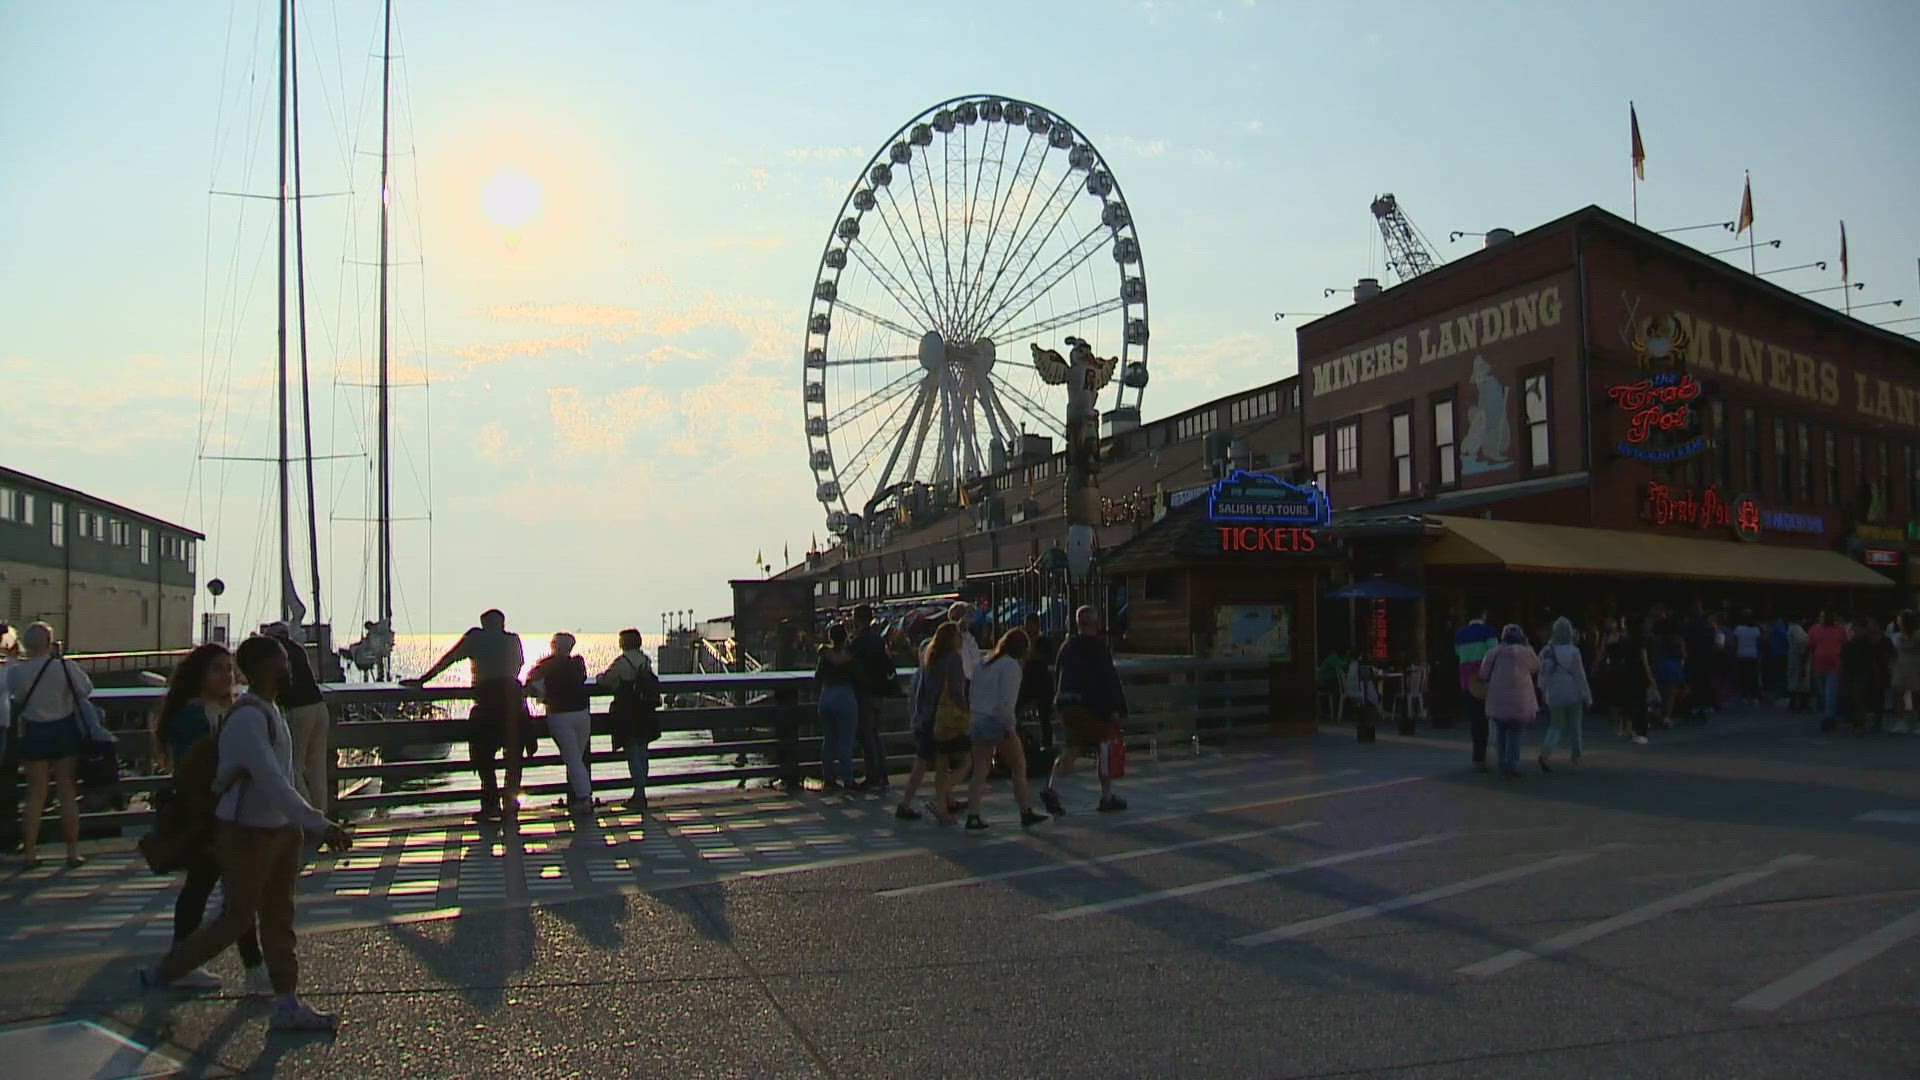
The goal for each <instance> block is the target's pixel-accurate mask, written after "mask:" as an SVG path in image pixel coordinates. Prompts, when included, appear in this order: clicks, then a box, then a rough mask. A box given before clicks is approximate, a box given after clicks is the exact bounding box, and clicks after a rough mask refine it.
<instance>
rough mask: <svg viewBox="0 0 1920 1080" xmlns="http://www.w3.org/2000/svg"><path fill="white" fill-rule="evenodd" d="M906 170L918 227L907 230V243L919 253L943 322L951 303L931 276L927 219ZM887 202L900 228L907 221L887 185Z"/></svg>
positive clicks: (910, 175)
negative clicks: (897, 218)
mask: <svg viewBox="0 0 1920 1080" xmlns="http://www.w3.org/2000/svg"><path fill="white" fill-rule="evenodd" d="M906 169H907V188H908V189H909V190H910V191H912V193H913V220H914V223H915V224H916V225H918V226H919V229H918V230H912V229H909V230H908V231H907V243H908V245H909V246H911V247H912V248H913V249H914V250H915V251H918V252H919V253H920V265H921V266H922V267H923V268H924V269H925V270H926V272H927V291H928V292H930V293H932V294H933V310H934V313H935V314H937V315H939V316H940V317H941V319H942V321H945V320H946V319H947V318H948V317H949V308H950V305H951V301H950V299H949V298H948V297H946V296H943V295H942V294H941V292H940V279H939V278H937V277H935V276H934V274H933V253H932V251H931V250H930V249H929V248H928V243H929V241H928V238H927V219H926V216H925V215H924V214H923V213H922V212H921V208H920V187H919V185H917V184H915V183H914V182H913V172H914V170H913V166H912V165H908V166H906ZM887 201H888V202H891V203H893V204H894V205H893V210H894V213H896V214H899V215H900V223H901V225H902V226H905V225H906V221H907V215H906V213H905V211H902V210H901V209H900V203H899V200H897V199H895V198H894V195H893V188H892V186H891V185H889V186H888V188H887Z"/></svg>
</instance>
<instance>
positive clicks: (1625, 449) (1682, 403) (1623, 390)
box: [1607, 372, 1707, 462]
mask: <svg viewBox="0 0 1920 1080" xmlns="http://www.w3.org/2000/svg"><path fill="white" fill-rule="evenodd" d="M1702 391H1703V387H1701V385H1700V383H1699V382H1698V381H1697V380H1695V379H1694V377H1693V376H1692V375H1688V374H1686V373H1684V372H1681V373H1678V374H1676V373H1673V372H1660V373H1659V374H1656V375H1652V376H1649V377H1647V378H1644V379H1641V380H1639V381H1638V382H1631V383H1616V384H1615V385H1613V386H1609V387H1607V397H1609V398H1611V399H1612V400H1613V403H1614V404H1615V405H1617V406H1619V408H1620V410H1621V411H1622V412H1624V413H1626V414H1627V434H1626V438H1625V439H1624V440H1622V441H1621V442H1620V444H1619V450H1620V453H1622V454H1625V455H1626V456H1628V457H1632V458H1638V459H1640V460H1641V461H1653V462H1665V461H1679V460H1680V459H1682V458H1688V457H1692V456H1693V455H1695V454H1697V453H1699V452H1700V451H1702V450H1705V449H1706V448H1707V440H1706V439H1705V438H1704V437H1699V436H1696V437H1694V438H1691V439H1686V440H1685V441H1684V442H1681V443H1679V444H1678V445H1667V446H1662V445H1658V444H1659V443H1660V442H1662V441H1664V440H1666V439H1670V438H1673V437H1674V436H1675V435H1676V434H1678V435H1684V434H1685V433H1686V432H1687V431H1689V430H1690V429H1691V428H1692V427H1693V419H1694V418H1693V406H1692V402H1693V400H1694V399H1695V398H1697V397H1699V396H1700V394H1701V393H1702Z"/></svg>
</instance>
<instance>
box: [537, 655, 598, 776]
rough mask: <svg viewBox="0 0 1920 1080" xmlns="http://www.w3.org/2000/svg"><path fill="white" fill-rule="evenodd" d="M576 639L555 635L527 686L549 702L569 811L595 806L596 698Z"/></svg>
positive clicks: (550, 726) (549, 725)
mask: <svg viewBox="0 0 1920 1080" xmlns="http://www.w3.org/2000/svg"><path fill="white" fill-rule="evenodd" d="M575 644H576V640H575V638H574V636H573V635H572V634H569V633H567V632H566V631H564V630H563V631H561V632H560V633H558V634H555V635H553V640H552V642H551V648H552V651H551V652H549V653H548V654H547V655H546V656H543V657H541V658H540V659H539V660H538V661H537V662H536V663H535V664H534V665H533V670H532V671H529V672H527V686H528V687H529V688H530V689H532V690H533V692H534V694H535V695H536V696H538V697H539V699H540V700H541V701H542V702H544V703H545V704H546V707H547V733H548V734H549V735H552V736H553V745H554V746H555V747H557V748H559V750H560V760H561V761H563V762H565V763H566V766H567V797H566V798H565V799H563V800H561V802H560V805H561V806H562V807H564V808H565V809H566V810H567V812H568V813H571V814H581V813H590V812H592V810H593V765H592V764H591V763H590V762H589V761H588V754H590V753H591V752H592V743H593V701H592V699H591V698H590V697H589V696H588V694H587V661H586V660H585V658H583V657H579V656H575V655H574V653H573V647H574V645H575Z"/></svg>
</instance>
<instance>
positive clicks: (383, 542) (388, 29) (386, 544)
mask: <svg viewBox="0 0 1920 1080" xmlns="http://www.w3.org/2000/svg"><path fill="white" fill-rule="evenodd" d="M381 9H382V10H381V18H382V19H383V21H384V28H383V31H382V41H381V46H380V320H379V335H380V378H379V382H378V386H377V387H376V389H375V391H374V394H375V396H376V398H377V399H378V411H379V414H380V415H379V431H380V452H379V461H378V463H377V466H376V468H377V473H378V475H377V476H376V478H375V482H376V484H377V485H378V489H379V491H378V495H377V498H378V499H379V511H378V513H376V514H375V518H376V519H377V521H376V524H375V528H376V529H377V530H378V531H379V542H378V543H379V590H378V593H379V597H378V599H379V605H380V610H379V613H378V615H377V616H376V617H377V618H379V619H381V620H383V621H384V622H385V624H386V625H387V626H389V627H391V626H392V620H393V467H392V459H391V456H390V449H391V448H390V446H389V432H388V427H389V417H388V415H387V382H388V370H387V208H388V205H389V204H390V203H391V202H392V190H391V188H390V186H389V184H390V182H391V177H390V176H389V171H388V152H389V149H390V143H391V136H392V127H391V114H392V106H393V93H392V89H393V0H386V2H385V3H384V4H383V5H382V6H381Z"/></svg>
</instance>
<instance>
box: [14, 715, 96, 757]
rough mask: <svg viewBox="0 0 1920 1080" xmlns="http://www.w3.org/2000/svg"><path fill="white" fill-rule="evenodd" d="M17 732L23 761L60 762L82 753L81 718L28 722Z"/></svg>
mask: <svg viewBox="0 0 1920 1080" xmlns="http://www.w3.org/2000/svg"><path fill="white" fill-rule="evenodd" d="M16 730H18V731H19V732H20V757H21V760H23V761H59V760H60V759H61V758H70V757H73V756H74V755H76V754H78V753H79V752H80V719H79V717H76V716H68V717H64V718H62V719H59V720H27V721H23V722H22V723H21V724H20V726H19V728H17V729H16Z"/></svg>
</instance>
